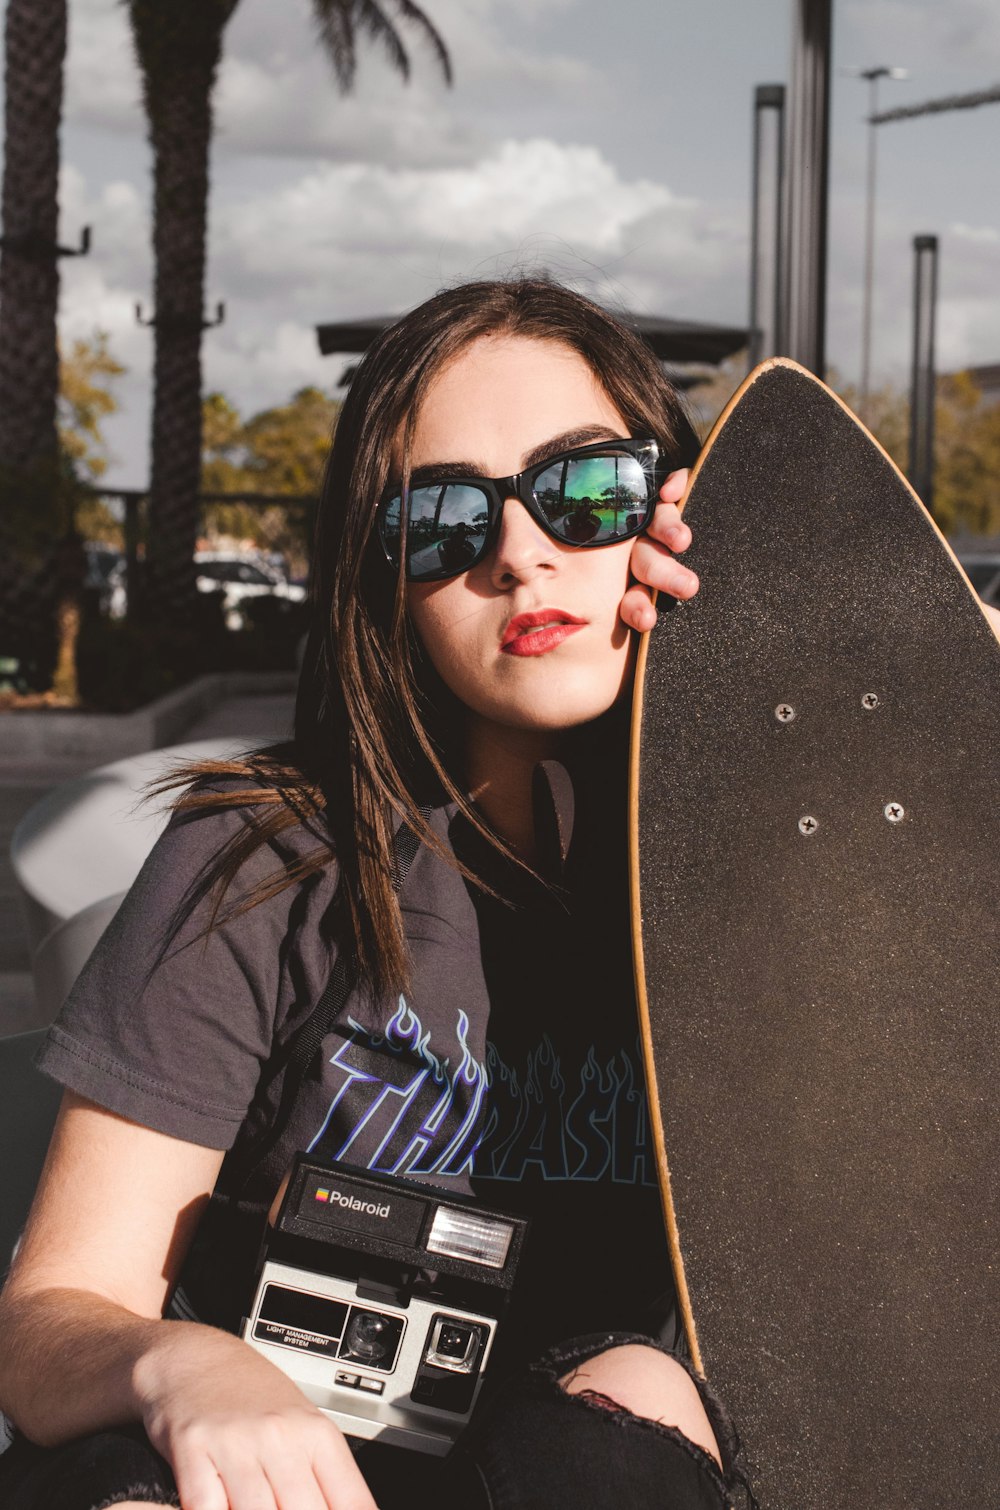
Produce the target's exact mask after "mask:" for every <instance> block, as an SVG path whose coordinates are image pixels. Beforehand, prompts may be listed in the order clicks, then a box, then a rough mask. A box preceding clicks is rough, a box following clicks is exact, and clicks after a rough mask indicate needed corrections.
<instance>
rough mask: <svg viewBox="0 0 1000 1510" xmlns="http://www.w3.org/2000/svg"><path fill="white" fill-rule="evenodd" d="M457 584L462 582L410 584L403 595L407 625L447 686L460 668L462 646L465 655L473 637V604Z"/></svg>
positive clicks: (474, 606)
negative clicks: (411, 627) (422, 585)
mask: <svg viewBox="0 0 1000 1510" xmlns="http://www.w3.org/2000/svg"><path fill="white" fill-rule="evenodd" d="M460 584H461V579H458V580H457V581H451V582H440V583H435V584H433V585H431V584H429V585H427V586H425V587H420V586H417V585H411V586H410V587H409V588H408V590H407V596H406V604H407V610H408V612H409V615H410V622H411V623H412V625H413V627H414V629H415V630H416V632H417V636H418V638H419V640H420V643H421V644H422V645H423V647H424V650H425V651H426V653H427V655H428V656H429V657H430V660H431V663H432V664H433V666H434V668H435V670H436V671H437V672H438V673H439V675H441V676H443V677H444V678H445V680H446V681H448V682H449V684H450V682H451V680H452V677H453V675H454V672H455V671H456V669H460V667H461V664H462V660H463V656H462V650H463V646H464V647H465V649H466V653H467V652H468V647H469V641H470V640H471V639H472V637H473V635H474V627H473V622H472V615H473V613H474V611H475V608H476V604H475V602H471V603H470V602H469V601H467V600H468V594H467V593H463V592H462V590H461V585H460ZM453 690H454V689H453Z"/></svg>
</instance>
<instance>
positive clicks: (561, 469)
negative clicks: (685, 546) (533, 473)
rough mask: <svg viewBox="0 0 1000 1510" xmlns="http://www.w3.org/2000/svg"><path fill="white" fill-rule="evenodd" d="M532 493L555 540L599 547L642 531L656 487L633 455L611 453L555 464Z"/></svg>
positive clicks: (539, 480)
mask: <svg viewBox="0 0 1000 1510" xmlns="http://www.w3.org/2000/svg"><path fill="white" fill-rule="evenodd" d="M534 491H535V499H536V501H537V502H538V504H539V506H540V508H541V509H542V511H543V513H544V514H545V517H546V519H547V520H548V522H549V525H550V527H551V528H552V529H553V530H554V532H555V534H556V535H557V536H559V537H560V538H561V539H563V540H568V541H572V543H573V544H574V545H600V544H603V543H604V542H605V541H608V540H624V539H625V538H626V537H627V536H629V535H634V534H636V533H637V532H638V531H639V530H640V529H642V526H643V524H644V523H645V520H646V509H647V505H648V503H649V500H650V498H651V497H652V494H653V484H652V482H651V479H650V477H649V476H648V474H647V473H646V471H645V470H644V469H643V466H642V464H641V463H640V462H639V461H637V460H636V458H635V457H634V456H629V455H628V453H627V452H624V451H618V452H615V451H609V452H608V453H607V455H598V456H581V457H580V458H579V459H578V460H576V461H572V460H570V461H561V462H556V463H555V465H554V466H551V467H549V468H548V469H547V470H546V471H544V472H542V473H540V474H539V476H538V477H537V478H536V479H535V489H534Z"/></svg>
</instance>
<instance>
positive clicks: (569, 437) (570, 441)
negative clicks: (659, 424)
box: [411, 425, 625, 482]
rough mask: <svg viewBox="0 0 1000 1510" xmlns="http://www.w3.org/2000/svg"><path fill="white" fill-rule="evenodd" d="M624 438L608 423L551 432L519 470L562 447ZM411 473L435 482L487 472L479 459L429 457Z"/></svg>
mask: <svg viewBox="0 0 1000 1510" xmlns="http://www.w3.org/2000/svg"><path fill="white" fill-rule="evenodd" d="M624 438H625V437H623V436H621V435H619V434H618V432H617V430H615V429H614V428H613V427H612V426H610V425H582V426H580V428H579V429H576V430H564V431H563V433H562V434H561V435H553V436H552V437H551V438H550V439H549V440H544V441H542V443H541V445H539V446H534V447H532V449H531V450H530V451H529V452H528V453H527V455H526V456H525V457H524V459H523V461H522V462H521V465H520V467H519V468H518V471H520V472H526V471H527V470H528V468H529V467H533V466H534V465H535V464H536V462H540V461H545V460H546V458H547V457H549V456H558V455H559V454H560V453H561V452H562V451H573V450H575V449H576V447H577V446H586V445H589V444H590V443H591V442H592V441H598V440H623V439H624ZM411 475H412V476H413V477H414V478H419V479H420V481H422V482H436V481H438V480H439V479H444V478H447V477H485V476H486V475H487V474H486V469H485V467H483V465H482V464H481V463H480V462H475V461H431V462H426V463H424V464H423V465H421V466H419V467H414V468H413V472H412V474H411Z"/></svg>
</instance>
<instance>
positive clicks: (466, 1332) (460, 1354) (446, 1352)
mask: <svg viewBox="0 0 1000 1510" xmlns="http://www.w3.org/2000/svg"><path fill="white" fill-rule="evenodd" d="M472 1337H473V1332H472V1328H471V1327H468V1326H456V1325H455V1323H454V1322H451V1323H448V1324H446V1325H445V1326H443V1327H442V1328H441V1332H440V1335H439V1337H438V1341H437V1352H438V1353H439V1354H440V1355H441V1357H443V1358H455V1359H456V1360H458V1361H461V1360H462V1359H463V1358H465V1356H466V1355H467V1353H468V1351H469V1348H470V1345H471V1342H472Z"/></svg>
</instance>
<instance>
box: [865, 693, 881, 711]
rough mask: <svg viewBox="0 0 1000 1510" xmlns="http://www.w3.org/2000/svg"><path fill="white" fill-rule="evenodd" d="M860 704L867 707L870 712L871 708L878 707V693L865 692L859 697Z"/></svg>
mask: <svg viewBox="0 0 1000 1510" xmlns="http://www.w3.org/2000/svg"><path fill="white" fill-rule="evenodd" d="M861 706H862V708H867V709H868V711H869V713H870V712H871V710H872V709H873V708H877V707H878V693H877V692H866V693H865V695H864V697H863V698H862V699H861Z"/></svg>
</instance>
